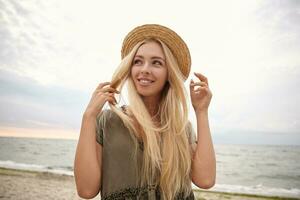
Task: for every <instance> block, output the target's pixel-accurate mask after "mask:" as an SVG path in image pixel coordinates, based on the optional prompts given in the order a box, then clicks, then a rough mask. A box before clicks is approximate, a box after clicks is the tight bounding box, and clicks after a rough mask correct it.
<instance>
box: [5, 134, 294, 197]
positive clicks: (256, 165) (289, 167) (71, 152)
mask: <svg viewBox="0 0 300 200" xmlns="http://www.w3.org/2000/svg"><path fill="white" fill-rule="evenodd" d="M76 146H77V140H68V139H44V138H43V139H41V138H18V137H0V167H2V168H12V169H25V170H32V171H43V172H50V173H55V174H64V175H69V176H74V173H73V164H74V158H75V151H76ZM214 148H215V152H216V160H217V177H216V184H215V186H214V187H213V188H211V189H209V190H211V191H221V192H231V193H242V194H256V195H264V196H278V197H296V198H299V197H300V146H284V145H277V146H276V145H229V144H226V145H225V144H224V145H221V144H215V145H214ZM193 188H194V189H197V186H195V185H193Z"/></svg>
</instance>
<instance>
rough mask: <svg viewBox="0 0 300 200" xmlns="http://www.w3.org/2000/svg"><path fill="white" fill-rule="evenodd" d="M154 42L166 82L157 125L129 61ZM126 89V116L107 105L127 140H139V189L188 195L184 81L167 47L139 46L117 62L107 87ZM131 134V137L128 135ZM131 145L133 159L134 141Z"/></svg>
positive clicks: (167, 197)
mask: <svg viewBox="0 0 300 200" xmlns="http://www.w3.org/2000/svg"><path fill="white" fill-rule="evenodd" d="M150 41H155V42H157V43H158V44H160V45H161V47H162V49H163V52H164V54H165V57H166V65H167V69H168V79H167V82H166V84H165V86H164V89H163V90H162V95H161V100H160V102H159V109H158V116H159V118H160V119H159V123H158V124H159V125H157V124H155V123H154V121H153V120H152V117H151V115H150V113H149V112H148V110H147V108H146V106H145V104H144V102H143V100H142V98H141V96H140V95H139V94H138V93H137V90H136V88H135V85H134V82H133V80H132V78H131V76H130V72H131V66H132V60H133V58H134V56H135V54H136V52H137V50H138V48H139V47H140V46H141V45H143V44H144V43H147V42H150ZM126 81H127V83H128V85H127V87H128V100H129V105H130V107H133V108H134V109H130V114H125V113H124V112H123V111H122V110H121V109H119V108H118V107H116V106H115V105H112V104H109V105H110V108H111V110H112V111H113V112H115V113H116V114H117V115H118V116H119V117H120V118H121V119H122V120H123V122H124V124H125V126H126V127H127V128H128V129H129V130H130V134H131V137H132V138H133V139H134V137H136V136H137V135H138V136H140V137H141V139H142V141H143V144H144V151H143V162H142V168H141V172H140V176H139V177H140V180H139V183H137V184H138V185H139V186H141V187H143V186H153V185H154V186H155V187H156V186H159V188H160V191H161V194H162V197H163V199H165V200H171V199H174V198H175V196H176V195H177V194H179V193H183V195H184V196H185V197H187V196H188V195H189V194H190V192H191V149H190V147H189V142H188V137H187V136H188V134H189V133H188V131H189V130H188V129H187V127H188V125H189V123H190V122H189V120H188V105H187V100H186V97H187V92H186V89H185V87H184V77H183V75H182V73H181V71H180V70H179V67H178V64H177V62H176V59H175V57H174V56H173V54H172V52H171V51H170V49H169V48H168V47H167V45H166V44H165V43H164V42H162V41H160V40H158V39H153V38H150V39H146V40H144V41H142V42H139V43H138V44H137V45H136V46H135V47H134V48H133V49H132V51H131V52H130V53H129V54H128V55H127V56H126V57H125V58H124V59H123V60H122V61H121V63H120V65H119V67H118V68H117V69H116V71H115V73H114V74H113V77H112V80H111V86H112V87H114V88H116V89H118V90H119V91H120V90H121V89H122V87H123V85H124V83H125V82H126ZM132 134H134V135H132ZM134 141H135V147H136V148H135V155H136V152H137V146H138V144H137V141H136V139H134Z"/></svg>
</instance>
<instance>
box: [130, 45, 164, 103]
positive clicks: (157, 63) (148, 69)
mask: <svg viewBox="0 0 300 200" xmlns="http://www.w3.org/2000/svg"><path fill="white" fill-rule="evenodd" d="M167 74H168V70H167V66H166V60H165V55H164V53H163V50H162V48H161V46H160V45H159V44H158V43H157V42H154V41H151V42H147V43H145V44H143V45H141V46H140V47H139V49H138V51H137V53H136V55H135V57H134V58H133V62H132V67H131V78H132V79H133V82H134V84H135V87H136V89H137V92H138V93H139V94H140V95H141V96H143V97H156V96H160V93H161V91H162V89H163V88H164V85H165V83H166V81H167Z"/></svg>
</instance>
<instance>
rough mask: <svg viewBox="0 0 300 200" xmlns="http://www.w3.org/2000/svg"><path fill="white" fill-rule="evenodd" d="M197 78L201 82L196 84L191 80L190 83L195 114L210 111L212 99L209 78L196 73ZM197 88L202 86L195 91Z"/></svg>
mask: <svg viewBox="0 0 300 200" xmlns="http://www.w3.org/2000/svg"><path fill="white" fill-rule="evenodd" d="M194 74H195V76H196V77H197V78H199V80H200V82H194V81H193V80H192V79H191V82H190V94H191V100H192V105H193V107H194V110H195V112H201V111H208V106H209V103H210V100H211V98H212V93H211V91H210V89H209V87H208V80H207V78H206V77H205V76H204V75H202V74H200V73H197V72H194ZM195 86H200V87H198V88H197V89H194V87H195Z"/></svg>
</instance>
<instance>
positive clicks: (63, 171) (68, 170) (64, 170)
mask: <svg viewBox="0 0 300 200" xmlns="http://www.w3.org/2000/svg"><path fill="white" fill-rule="evenodd" d="M0 167H2V168H8V169H19V170H27V171H37V172H48V173H53V174H60V175H68V176H74V172H73V168H72V167H68V166H66V167H63V166H44V165H36V164H26V163H17V162H14V161H11V160H5V161H2V160H0Z"/></svg>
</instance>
